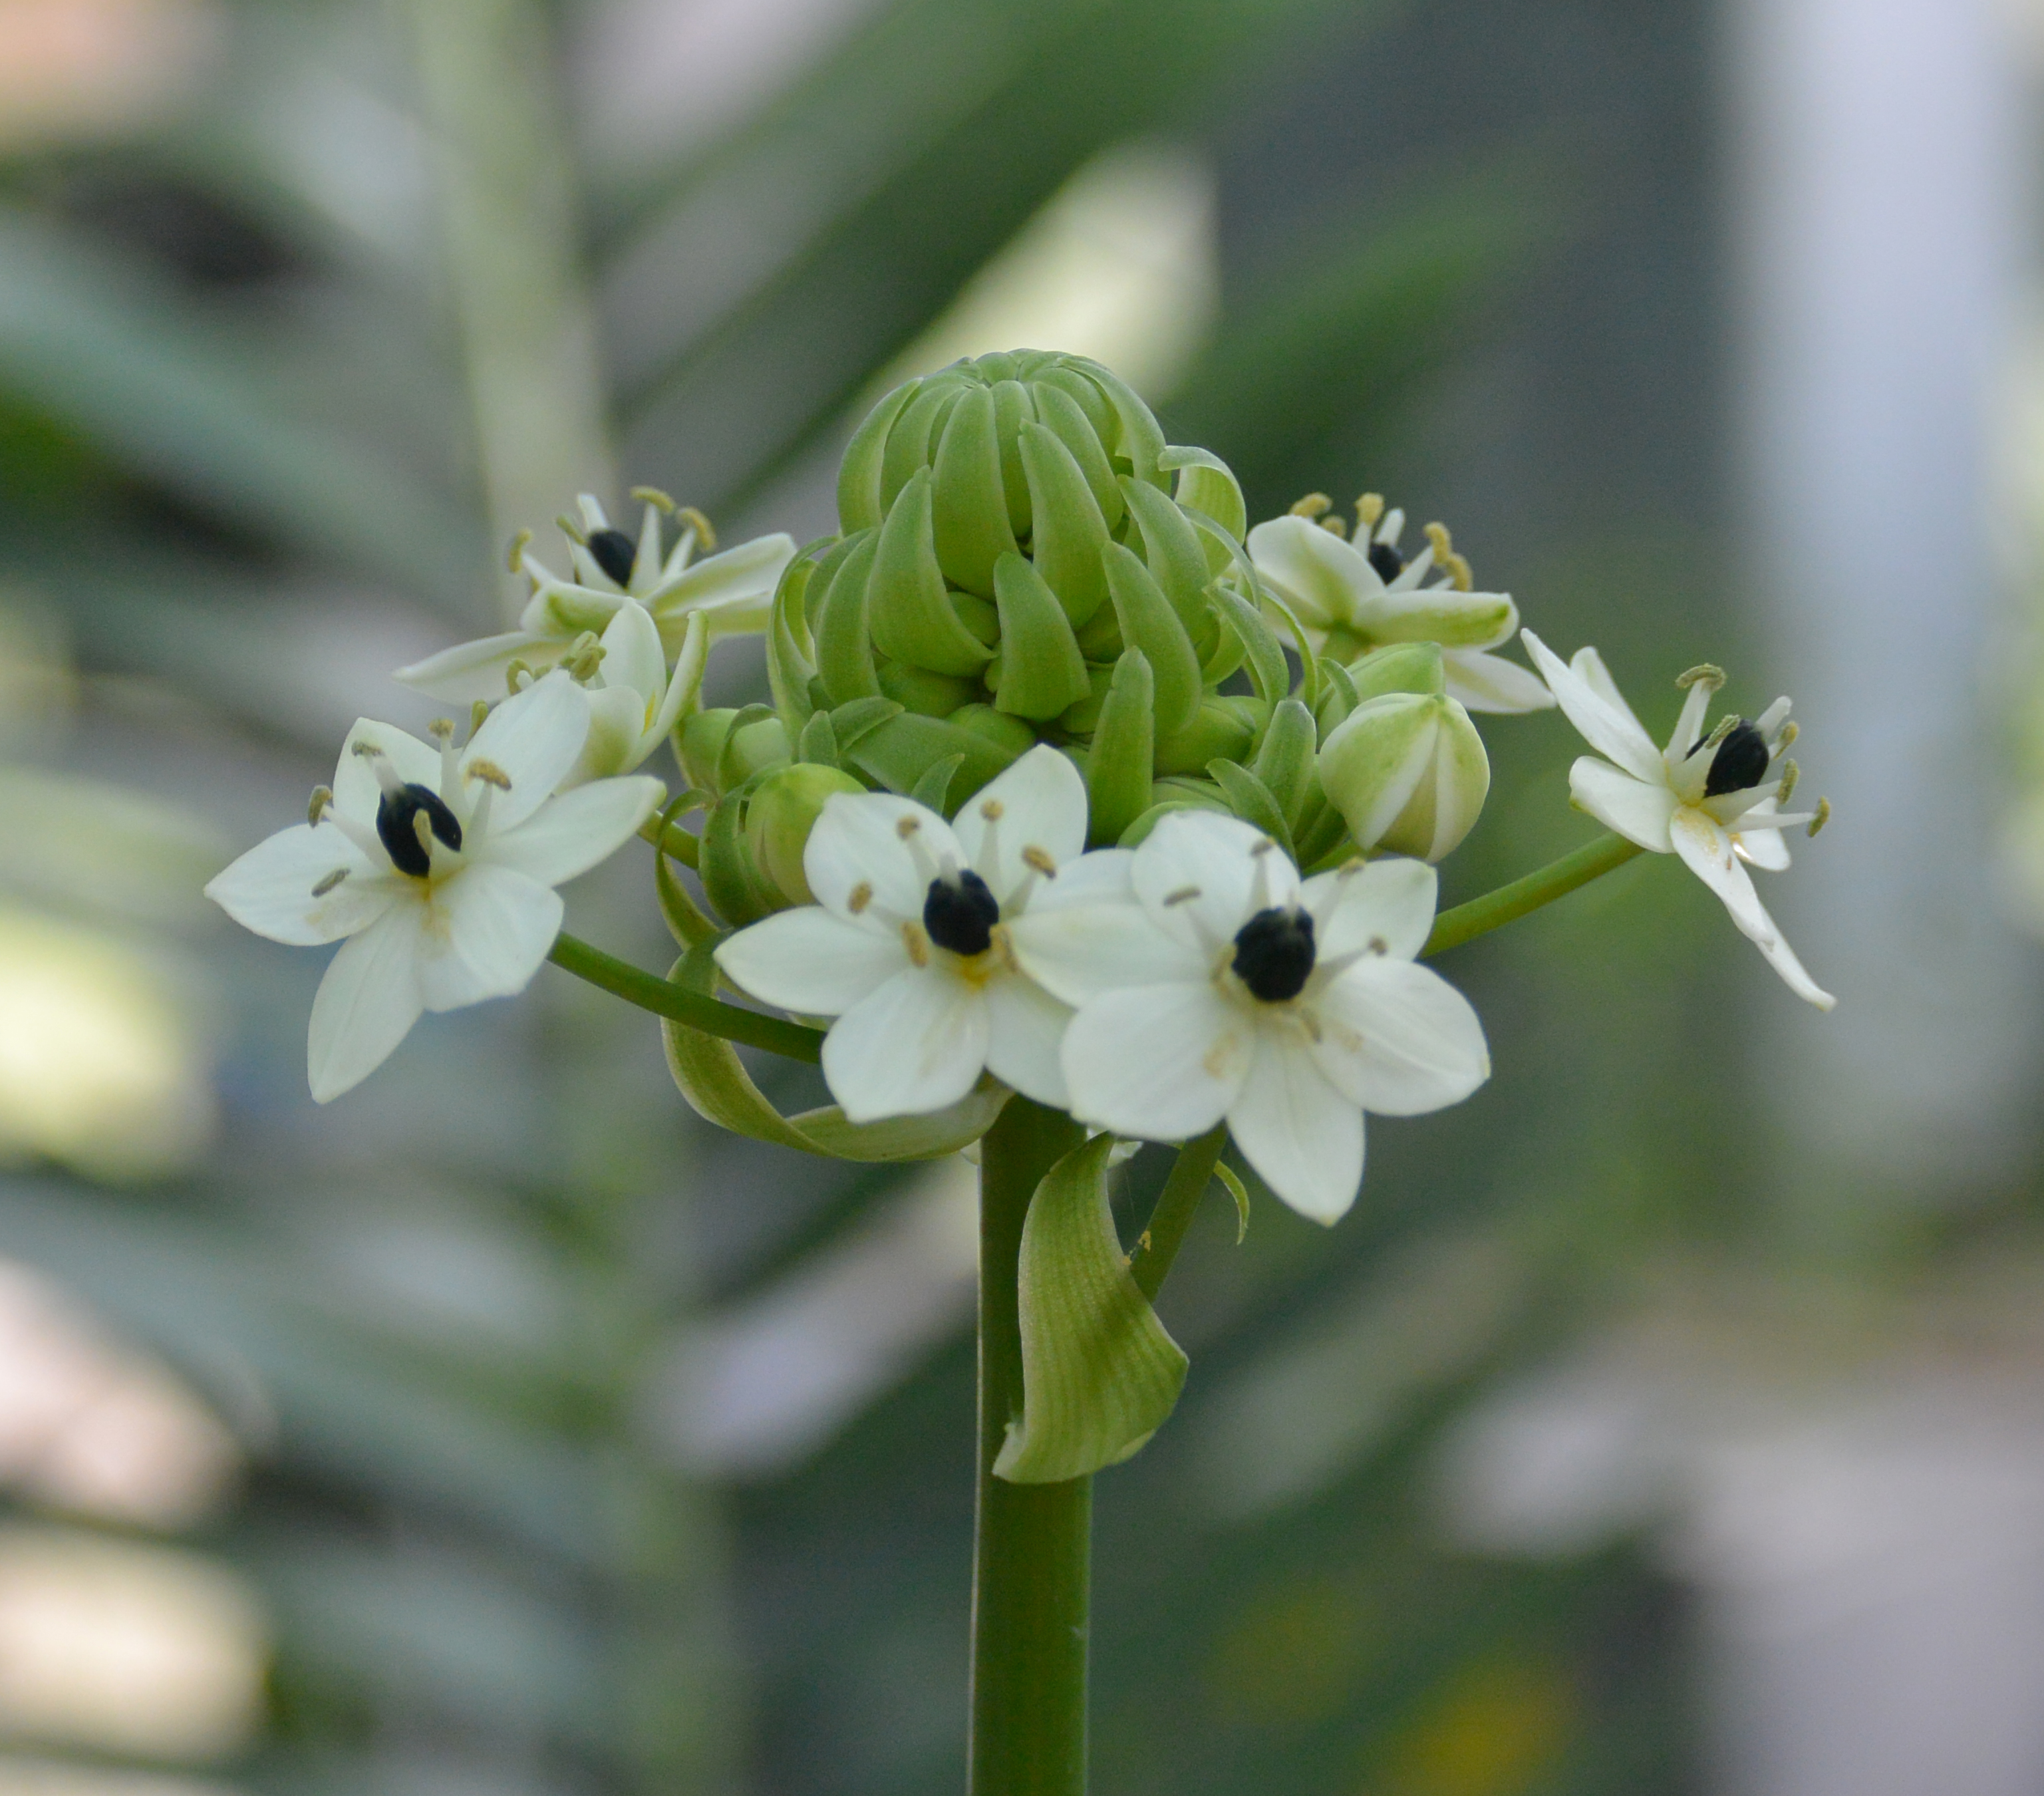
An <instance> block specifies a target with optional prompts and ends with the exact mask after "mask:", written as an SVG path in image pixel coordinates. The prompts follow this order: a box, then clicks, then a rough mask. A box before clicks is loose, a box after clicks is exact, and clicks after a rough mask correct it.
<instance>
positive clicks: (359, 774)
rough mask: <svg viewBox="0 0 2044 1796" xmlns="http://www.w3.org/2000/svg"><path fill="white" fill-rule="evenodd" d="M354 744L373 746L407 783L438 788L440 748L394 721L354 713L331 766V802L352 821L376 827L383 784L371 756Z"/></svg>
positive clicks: (370, 827) (371, 827)
mask: <svg viewBox="0 0 2044 1796" xmlns="http://www.w3.org/2000/svg"><path fill="white" fill-rule="evenodd" d="M357 748H376V749H378V750H380V751H381V752H382V758H383V759H384V760H387V761H388V762H389V763H390V767H391V771H393V772H394V773H395V774H396V775H398V778H399V779H401V780H402V781H404V782H405V784H406V785H408V786H425V788H426V789H427V790H428V791H432V792H438V791H439V790H440V750H439V749H438V748H432V747H430V746H428V744H425V743H424V742H421V740H419V739H418V737H417V736H412V735H408V734H407V733H405V731H403V730H401V729H398V726H397V725H395V724H391V723H378V722H375V721H374V720H373V719H371V718H369V717H357V718H356V719H355V727H354V728H353V729H351V730H350V731H348V740H346V741H345V742H344V743H342V744H341V745H340V761H339V762H338V763H336V765H335V767H334V770H333V806H334V809H335V810H337V811H339V812H340V814H341V815H342V816H343V817H346V818H348V821H350V822H352V823H359V824H360V825H362V826H363V828H364V829H375V827H376V807H377V806H378V804H380V803H381V802H382V798H383V788H382V786H379V785H378V783H377V781H376V771H375V758H374V757H372V756H367V755H359V754H357V753H356V752H355V750H356V749H357Z"/></svg>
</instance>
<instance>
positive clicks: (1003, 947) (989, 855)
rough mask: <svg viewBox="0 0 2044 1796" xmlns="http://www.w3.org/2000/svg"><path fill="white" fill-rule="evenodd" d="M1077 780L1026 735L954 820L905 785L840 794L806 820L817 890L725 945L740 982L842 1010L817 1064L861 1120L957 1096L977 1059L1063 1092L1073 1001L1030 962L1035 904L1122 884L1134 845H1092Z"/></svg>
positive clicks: (771, 998) (829, 1012)
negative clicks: (1063, 1051) (1027, 929)
mask: <svg viewBox="0 0 2044 1796" xmlns="http://www.w3.org/2000/svg"><path fill="white" fill-rule="evenodd" d="M1085 833H1086V804H1085V783H1084V782H1083V781H1082V779H1080V777H1079V774H1078V769H1076V768H1075V767H1074V766H1073V765H1072V763H1070V761H1069V760H1066V758H1065V756H1062V755H1061V754H1059V753H1058V752H1057V750H1056V749H1055V748H1041V747H1039V748H1032V749H1031V750H1030V751H1029V752H1028V754H1026V755H1024V756H1023V757H1022V758H1021V759H1020V760H1018V761H1016V763H1015V764H1014V765H1013V766H1012V767H1009V769H1008V771H1006V772H1005V773H1003V774H1002V775H1000V777H999V778H997V779H995V780H993V782H992V783H990V784H989V785H988V786H986V787H985V789H984V790H982V791H981V792H980V793H979V794H978V795H977V796H976V797H974V798H973V799H972V800H971V801H970V802H968V803H967V804H966V806H965V807H964V809H963V810H961V811H960V812H959V817H958V821H957V822H956V823H955V824H949V823H946V822H945V821H944V820H943V818H942V817H939V816H938V815H937V813H936V812H935V811H933V810H928V809H927V808H925V807H924V806H921V805H919V804H917V803H916V802H915V801H914V800H913V799H910V798H897V797H895V796H893V794H889V793H885V792H871V793H862V794H858V795H856V796H855V795H853V794H849V793H840V794H838V795H836V797H833V798H831V799H830V800H829V801H828V802H827V803H826V804H825V805H824V807H823V813H822V814H821V816H820V817H818V818H817V820H816V827H815V828H814V829H813V830H811V832H810V833H809V845H808V848H807V849H806V850H805V853H804V856H803V870H804V872H805V875H806V878H807V879H808V883H809V888H810V890H812V891H813V893H814V894H816V899H817V901H818V902H816V904H813V905H809V906H804V907H802V908H801V909H800V910H787V911H782V913H779V914H778V916H774V917H767V919H765V920H764V921H762V922H759V923H755V924H754V925H752V926H751V928H750V929H741V930H740V931H739V932H738V933H737V934H736V935H735V936H732V937H731V938H730V939H729V940H727V941H725V942H724V944H723V945H722V946H720V948H718V949H717V964H718V966H719V967H721V968H722V969H723V970H724V973H725V974H726V975H728V977H729V978H730V979H732V982H733V983H735V984H736V985H738V986H740V987H742V988H743V990H747V991H748V992H750V993H751V994H752V995H753V996H754V997H755V998H761V999H763V1000H764V1001H765V1002H767V1003H769V1004H778V1005H779V1006H781V1007H782V1009H784V1010H791V1011H793V1012H795V1013H797V1014H799V1015H805V1016H819V1017H836V1018H837V1019H838V1020H837V1021H836V1024H834V1025H832V1029H831V1031H830V1033H829V1035H828V1036H827V1037H826V1038H825V1039H824V1055H823V1064H824V1078H825V1079H826V1080H828V1083H829V1085H830V1088H831V1093H832V1096H834V1097H835V1098H836V1099H837V1101H838V1102H839V1103H840V1105H841V1106H843V1110H844V1113H845V1115H846V1116H847V1117H849V1118H850V1119H851V1121H854V1122H867V1121H873V1120H874V1119H875V1118H878V1117H887V1116H916V1115H921V1114H924V1113H928V1112H930V1111H934V1110H943V1109H944V1108H946V1107H947V1106H949V1105H951V1104H955V1103H956V1102H958V1101H959V1098H962V1097H963V1096H964V1095H965V1094H966V1092H968V1091H970V1090H971V1089H972V1087H973V1086H974V1083H976V1082H977V1081H978V1078H979V1075H980V1074H981V1072H982V1070H984V1071H990V1072H992V1073H993V1075H994V1076H995V1077H996V1078H997V1079H1004V1080H1005V1081H1006V1082H1007V1083H1009V1084H1010V1085H1012V1086H1014V1087H1015V1089H1016V1090H1018V1091H1020V1092H1023V1093H1024V1094H1026V1095H1028V1096H1029V1097H1031V1098H1035V1099H1036V1100H1037V1101H1038V1102H1042V1103H1046V1104H1055V1105H1057V1106H1059V1107H1061V1108H1062V1106H1064V1105H1065V1104H1066V1101H1067V1100H1066V1092H1065V1084H1064V1079H1063V1076H1062V1074H1061V1072H1060V1071H1059V1070H1058V1044H1059V1041H1060V1040H1061V1038H1062V1035H1063V1033H1064V1028H1065V1024H1066V1020H1067V1019H1068V1018H1069V1017H1070V1014H1071V1013H1070V1010H1068V1009H1067V1008H1066V1006H1064V1005H1062V1004H1061V1003H1059V1002H1058V1001H1057V1000H1056V999H1055V998H1052V997H1051V996H1050V995H1049V994H1047V992H1045V991H1043V990H1042V989H1041V988H1040V987H1039V986H1038V985H1037V984H1036V983H1035V982H1034V981H1033V980H1032V979H1029V978H1028V976H1027V975H1026V974H1025V973H1024V971H1023V970H1022V967H1021V966H1020V962H1019V961H1018V960H1017V956H1016V935H1017V933H1018V931H1019V929H1020V927H1021V926H1022V925H1023V924H1024V923H1025V922H1026V921H1028V919H1029V918H1030V917H1034V916H1035V914H1036V913H1039V912H1040V911H1043V910H1046V909H1054V908H1056V907H1058V906H1063V905H1067V904H1072V903H1076V902H1081V901H1082V900H1083V899H1085V898H1088V897H1097V896H1099V895H1101V894H1103V893H1105V892H1106V891H1108V890H1116V889H1119V881H1120V879H1125V876H1126V862H1127V860H1128V857H1127V856H1125V855H1087V856H1083V858H1082V856H1081V851H1082V849H1083V848H1085Z"/></svg>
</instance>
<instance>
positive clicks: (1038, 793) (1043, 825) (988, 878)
mask: <svg viewBox="0 0 2044 1796" xmlns="http://www.w3.org/2000/svg"><path fill="white" fill-rule="evenodd" d="M989 811H991V812H992V813H993V817H991V818H990V819H989V814H988V813H989ZM951 829H952V832H953V833H955V835H956V836H957V837H958V844H959V850H960V851H961V852H962V853H963V854H964V856H965V858H966V864H967V865H968V866H970V867H971V868H972V869H973V871H974V872H976V873H978V875H979V876H980V878H981V879H984V880H985V882H986V883H987V885H988V886H989V887H990V888H991V889H992V890H993V894H994V896H995V897H996V898H999V899H1000V900H1001V902H1002V903H1003V904H1004V905H1005V903H1006V902H1007V901H1008V899H1009V896H1010V895H1011V894H1013V893H1014V892H1016V890H1020V888H1021V886H1023V885H1024V883H1027V882H1028V880H1029V879H1030V870H1029V866H1028V862H1026V861H1025V860H1024V859H1023V853H1024V850H1025V849H1028V848H1034V849H1035V850H1037V851H1038V853H1039V856H1043V855H1047V856H1049V857H1050V859H1051V863H1052V864H1053V865H1054V866H1056V867H1060V868H1062V867H1066V866H1069V865H1074V864H1076V863H1077V862H1078V859H1079V857H1080V856H1081V855H1082V853H1083V852H1085V836H1086V788H1085V779H1084V777H1083V776H1082V775H1081V774H1080V772H1079V770H1078V768H1077V767H1074V766H1073V765H1072V763H1070V761H1069V760H1066V757H1065V756H1062V755H1061V754H1059V753H1058V751H1057V750H1056V749H1055V748H1052V747H1051V745H1050V744H1048V743H1047V742H1043V743H1039V744H1037V745H1036V746H1035V748H1032V749H1031V750H1030V751H1029V752H1028V754H1026V755H1024V756H1022V757H1021V759H1020V760H1017V761H1016V762H1015V763H1013V765H1012V766H1011V767H1009V768H1008V769H1007V770H1006V771H1005V772H1003V773H1002V774H1001V775H1000V777H999V778H997V779H994V780H993V781H991V782H990V783H989V784H987V785H986V786H984V787H982V789H981V790H979V791H978V793H976V794H974V796H973V798H971V799H970V802H967V804H966V806H965V808H964V809H963V810H961V811H960V812H959V814H958V817H957V820H956V821H955V822H954V823H953V824H952V825H951Z"/></svg>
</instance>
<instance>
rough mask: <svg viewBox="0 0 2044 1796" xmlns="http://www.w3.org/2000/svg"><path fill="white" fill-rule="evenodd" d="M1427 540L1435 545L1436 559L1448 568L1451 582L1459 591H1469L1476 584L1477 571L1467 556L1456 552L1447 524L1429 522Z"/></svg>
mask: <svg viewBox="0 0 2044 1796" xmlns="http://www.w3.org/2000/svg"><path fill="white" fill-rule="evenodd" d="M1427 541H1428V542H1430V543H1431V544H1433V545H1434V559H1435V560H1436V561H1437V562H1439V563H1440V564H1441V566H1442V567H1444V568H1446V569H1447V575H1448V579H1449V582H1450V584H1451V585H1452V586H1454V589H1455V590H1456V591H1457V592H1469V591H1471V590H1473V589H1474V587H1475V586H1476V573H1475V571H1474V570H1473V568H1471V567H1470V564H1469V559H1468V557H1467V556H1460V555H1458V554H1456V553H1455V545H1454V540H1453V539H1452V538H1451V537H1450V536H1449V535H1448V527H1447V525H1445V524H1429V525H1427Z"/></svg>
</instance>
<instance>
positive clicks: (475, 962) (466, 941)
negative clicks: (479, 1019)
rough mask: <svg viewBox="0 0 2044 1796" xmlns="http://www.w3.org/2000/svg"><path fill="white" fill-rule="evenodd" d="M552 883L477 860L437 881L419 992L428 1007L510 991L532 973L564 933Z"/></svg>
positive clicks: (421, 946)
mask: <svg viewBox="0 0 2044 1796" xmlns="http://www.w3.org/2000/svg"><path fill="white" fill-rule="evenodd" d="M561 910H562V906H561V901H560V897H559V894H557V893H556V892H555V890H553V888H552V887H551V886H543V885H541V884H540V883H539V881H538V880H536V879H528V878H527V877H526V876H525V875H524V874H522V873H518V872H514V871H513V870H512V869H511V868H509V867H497V866H493V865H491V864H490V863H488V862H486V861H484V862H471V863H470V864H469V865H468V866H467V867H463V869H462V870H461V871H459V873H457V874H455V875H454V876H453V877H452V878H451V879H447V880H444V881H443V882H442V883H440V885H438V886H436V887H435V888H434V889H433V894H432V903H431V906H430V912H431V913H430V915H429V916H428V919H427V921H426V922H425V927H424V928H423V929H421V931H420V933H419V940H418V948H417V956H418V979H419V996H420V997H421V998H422V999H424V1000H425V1006H426V1008H427V1009H428V1010H458V1009H459V1007H460V1006H463V1005H464V1004H479V1003H481V1002H482V1000H483V999H485V998H509V996H510V995H511V994H512V993H513V992H514V991H523V990H524V989H525V987H526V986H528V985H530V984H531V983H532V975H534V974H535V973H536V972H538V971H539V970H540V963H541V962H542V961H544V960H545V959H546V958H547V950H548V948H551V947H552V946H553V945H554V937H555V936H557V935H559V933H561Z"/></svg>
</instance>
